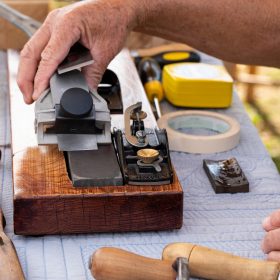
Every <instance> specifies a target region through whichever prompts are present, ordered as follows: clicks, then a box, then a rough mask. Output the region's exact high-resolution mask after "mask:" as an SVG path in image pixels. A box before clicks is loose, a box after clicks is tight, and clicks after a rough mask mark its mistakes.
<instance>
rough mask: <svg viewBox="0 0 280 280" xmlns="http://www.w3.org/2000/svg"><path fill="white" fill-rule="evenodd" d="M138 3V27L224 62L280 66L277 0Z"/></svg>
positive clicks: (158, 0)
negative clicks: (139, 6)
mask: <svg viewBox="0 0 280 280" xmlns="http://www.w3.org/2000/svg"><path fill="white" fill-rule="evenodd" d="M143 3H144V4H143ZM140 5H144V6H142V8H141V9H139V14H140V15H139V17H138V26H137V27H136V30H137V31H141V32H143V33H147V34H150V35H156V36H160V37H163V38H166V39H171V40H174V41H179V42H184V43H187V44H189V45H191V46H193V47H195V48H197V49H199V50H201V51H204V52H206V53H209V54H211V55H214V56H217V57H219V58H222V59H224V60H228V61H233V62H237V63H246V64H262V65H269V66H276V67H277V66H280V51H279V45H280V16H279V10H280V2H279V1H277V0H267V1H262V0H251V1H244V0H235V1H232V0H212V1H209V0H172V1H170V0H145V1H143V2H142V1H141V4H140Z"/></svg>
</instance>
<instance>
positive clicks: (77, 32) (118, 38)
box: [17, 0, 137, 104]
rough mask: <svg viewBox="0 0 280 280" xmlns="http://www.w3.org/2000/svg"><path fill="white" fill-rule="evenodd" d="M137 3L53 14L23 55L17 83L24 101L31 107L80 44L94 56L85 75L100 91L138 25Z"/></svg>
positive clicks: (102, 3) (94, 4)
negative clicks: (73, 46)
mask: <svg viewBox="0 0 280 280" xmlns="http://www.w3.org/2000/svg"><path fill="white" fill-rule="evenodd" d="M134 2H137V1H133V0H111V1H108V0H89V1H82V2H79V3H76V4H73V5H70V6H67V7H65V8H61V9H57V10H54V11H52V12H51V13H50V14H49V15H48V17H47V19H46V20H45V22H44V23H43V25H42V26H41V28H40V29H39V30H38V31H37V32H36V33H35V34H34V36H33V37H32V38H31V39H30V40H29V41H28V42H27V44H26V45H25V46H24V48H23V50H22V51H21V54H20V63H19V69H18V76H17V82H18V85H19V88H20V90H21V91H22V93H23V97H24V101H25V102H26V103H27V104H31V103H32V102H33V101H34V100H37V99H38V97H39V96H40V94H41V93H42V92H43V91H44V90H45V89H46V88H47V87H48V85H49V80H50V78H51V76H52V75H53V73H54V72H55V71H56V69H57V67H58V65H59V64H60V63H61V62H62V61H63V60H64V58H65V57H66V55H67V54H68V52H69V50H70V48H71V46H72V45H73V44H74V43H76V42H77V41H79V42H80V43H81V44H82V45H84V46H85V47H86V48H88V49H89V50H90V52H91V55H92V57H93V60H94V63H93V65H90V66H87V67H85V68H84V69H83V72H84V74H85V77H86V80H87V82H88V84H89V86H90V87H91V88H93V89H95V88H97V85H98V83H99V82H100V80H101V77H102V75H103V73H104V72H105V70H106V68H107V66H108V64H109V63H110V61H111V60H112V59H113V58H114V57H115V55H116V54H117V53H118V52H119V51H120V50H121V49H122V47H123V45H124V43H125V40H126V38H127V36H128V34H129V32H130V31H131V30H132V28H133V27H134V25H135V21H136V18H137V17H136V16H135V14H134V12H135V11H136V10H137V9H136V8H135V7H134V6H133V5H136V4H135V3H134Z"/></svg>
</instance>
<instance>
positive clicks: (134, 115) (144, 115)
mask: <svg viewBox="0 0 280 280" xmlns="http://www.w3.org/2000/svg"><path fill="white" fill-rule="evenodd" d="M146 118H147V113H146V112H144V111H140V112H137V113H135V112H133V113H131V114H130V119H132V120H138V119H139V120H144V119H146Z"/></svg>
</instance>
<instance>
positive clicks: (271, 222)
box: [262, 210, 280, 231]
mask: <svg viewBox="0 0 280 280" xmlns="http://www.w3.org/2000/svg"><path fill="white" fill-rule="evenodd" d="M262 225H263V228H264V229H265V230H266V231H270V230H273V229H277V228H280V210H277V211H275V212H273V213H272V214H271V215H270V216H268V217H267V218H265V219H264V221H263V224H262Z"/></svg>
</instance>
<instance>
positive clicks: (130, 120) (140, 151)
mask: <svg viewBox="0 0 280 280" xmlns="http://www.w3.org/2000/svg"><path fill="white" fill-rule="evenodd" d="M146 116H147V114H146V113H145V112H143V111H142V103H141V102H138V103H136V104H134V105H131V106H129V107H128V108H127V109H126V110H125V115H124V119H125V129H124V134H123V132H122V131H121V130H115V131H114V132H113V141H114V145H115V149H116V151H117V156H118V160H119V164H120V168H121V171H122V174H123V177H124V182H125V183H127V184H132V185H162V184H171V183H172V182H173V169H172V165H171V159H170V154H169V146H168V139H167V134H166V131H165V130H164V129H163V130H162V129H151V128H145V124H144V119H145V117H146ZM147 150H148V151H150V152H151V151H153V152H152V153H149V154H150V156H149V157H148V161H147V160H146V159H147V156H145V157H143V155H144V154H146V155H147V153H145V151H147ZM154 155H156V156H154ZM143 159H144V160H143Z"/></svg>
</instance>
